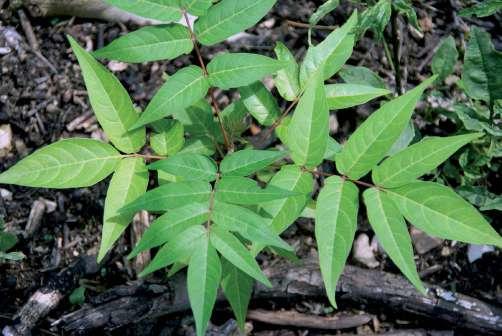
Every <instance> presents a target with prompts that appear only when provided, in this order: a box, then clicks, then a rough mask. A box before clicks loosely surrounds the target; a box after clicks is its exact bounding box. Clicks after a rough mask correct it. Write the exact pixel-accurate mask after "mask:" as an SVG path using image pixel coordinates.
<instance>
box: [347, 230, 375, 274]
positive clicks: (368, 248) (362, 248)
mask: <svg viewBox="0 0 502 336" xmlns="http://www.w3.org/2000/svg"><path fill="white" fill-rule="evenodd" d="M374 242H375V243H373V244H370V239H369V237H368V235H367V234H365V233H361V234H360V235H359V236H358V237H357V239H356V240H355V241H354V249H353V252H352V255H353V257H354V259H356V260H357V261H359V262H360V263H362V264H364V265H366V266H367V267H369V268H375V267H377V266H378V265H380V263H379V262H378V261H377V260H376V258H375V252H376V250H377V249H378V247H377V245H378V244H376V240H374Z"/></svg>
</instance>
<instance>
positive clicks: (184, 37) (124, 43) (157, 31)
mask: <svg viewBox="0 0 502 336" xmlns="http://www.w3.org/2000/svg"><path fill="white" fill-rule="evenodd" d="M192 49H193V42H192V40H191V37H190V32H189V30H188V29H187V28H186V27H185V26H183V25H180V24H177V23H173V24H170V25H158V26H148V27H143V28H140V29H138V30H136V31H133V32H131V33H128V34H126V35H124V36H121V37H119V38H117V39H115V40H113V41H112V42H111V43H110V44H108V45H107V46H105V47H103V48H101V49H98V50H96V51H95V52H94V56H96V57H99V58H107V59H111V60H118V61H122V62H127V63H142V62H150V61H160V60H172V59H175V58H176V57H178V56H180V55H183V54H188V53H190V52H191V51H192Z"/></svg>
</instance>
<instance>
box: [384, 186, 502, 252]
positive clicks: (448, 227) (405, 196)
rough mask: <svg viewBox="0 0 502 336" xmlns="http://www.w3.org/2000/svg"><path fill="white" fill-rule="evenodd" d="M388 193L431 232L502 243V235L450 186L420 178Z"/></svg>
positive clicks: (476, 241) (408, 216) (409, 216)
mask: <svg viewBox="0 0 502 336" xmlns="http://www.w3.org/2000/svg"><path fill="white" fill-rule="evenodd" d="M387 194H388V196H389V197H390V198H391V199H392V200H393V201H394V203H395V205H396V206H397V207H398V208H399V211H400V212H401V214H403V216H404V217H405V218H406V219H407V220H408V221H409V222H410V223H412V224H413V225H415V226H416V227H418V228H419V229H420V230H422V231H424V232H426V233H428V234H430V235H431V236H435V237H440V238H444V239H451V240H459V241H462V242H466V243H471V244H491V245H496V246H498V247H502V238H501V237H500V236H499V234H498V233H497V232H496V231H495V230H494V229H493V228H492V227H491V226H490V224H489V223H488V222H487V221H486V219H485V218H484V217H483V216H482V215H481V214H480V213H479V212H478V211H477V210H476V209H475V208H474V207H473V206H472V205H471V204H470V203H468V202H467V201H466V200H464V199H463V198H462V197H460V196H459V195H457V194H456V193H455V192H454V191H453V190H451V189H450V188H448V187H445V186H443V185H440V184H437V183H433V182H423V181H417V182H413V183H410V184H407V185H404V186H402V187H399V188H396V189H389V190H388V191H387Z"/></svg>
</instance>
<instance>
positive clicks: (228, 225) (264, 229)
mask: <svg viewBox="0 0 502 336" xmlns="http://www.w3.org/2000/svg"><path fill="white" fill-rule="evenodd" d="M211 219H212V220H213V221H214V222H215V223H216V224H218V226H219V227H220V228H222V229H224V230H226V231H231V232H237V233H239V234H240V235H241V236H242V237H244V238H245V239H247V240H249V241H251V242H253V243H257V244H263V245H265V246H276V247H279V248H281V249H284V250H288V251H292V250H293V249H292V247H291V246H289V245H288V244H287V243H286V242H284V241H283V240H282V239H280V238H279V236H278V235H277V234H276V233H275V232H274V231H272V229H271V228H270V226H269V223H268V221H267V220H266V219H265V218H263V217H261V216H259V215H257V214H256V213H254V212H253V211H251V210H249V209H246V208H243V207H240V206H238V205H232V204H227V203H224V202H221V201H217V202H215V205H214V211H213V213H212V217H211Z"/></svg>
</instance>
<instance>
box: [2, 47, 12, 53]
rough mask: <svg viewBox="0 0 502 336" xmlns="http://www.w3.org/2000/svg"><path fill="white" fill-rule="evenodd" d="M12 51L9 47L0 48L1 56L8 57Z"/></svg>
mask: <svg viewBox="0 0 502 336" xmlns="http://www.w3.org/2000/svg"><path fill="white" fill-rule="evenodd" d="M11 51H12V49H11V48H9V47H0V55H7V54H9V53H10V52H11Z"/></svg>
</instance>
